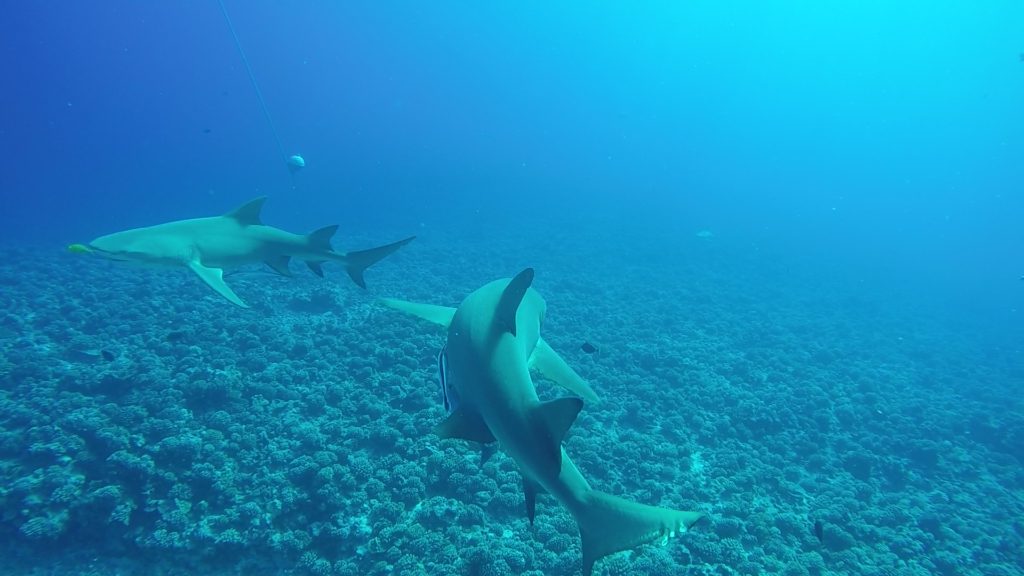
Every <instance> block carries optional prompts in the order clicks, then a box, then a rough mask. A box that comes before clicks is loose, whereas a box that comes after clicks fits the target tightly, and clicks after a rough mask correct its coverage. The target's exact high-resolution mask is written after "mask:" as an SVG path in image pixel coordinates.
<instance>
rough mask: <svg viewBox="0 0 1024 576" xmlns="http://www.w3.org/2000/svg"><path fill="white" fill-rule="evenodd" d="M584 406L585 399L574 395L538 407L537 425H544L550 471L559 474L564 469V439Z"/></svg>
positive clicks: (541, 435) (543, 435) (547, 463)
mask: <svg viewBox="0 0 1024 576" xmlns="http://www.w3.org/2000/svg"><path fill="white" fill-rule="evenodd" d="M582 408H583V400H580V399H579V398H575V397H572V396H565V397H563V398H558V399H557V400H551V401H549V402H542V403H541V404H540V406H538V407H537V412H536V420H535V422H536V424H535V426H541V427H543V430H542V432H543V433H542V434H540V437H543V438H546V439H547V442H548V444H547V446H543V447H542V448H543V450H544V452H545V453H546V454H547V462H546V465H548V466H551V470H550V471H549V472H550V473H554V474H558V471H559V470H561V469H562V440H563V439H564V438H565V434H566V433H567V432H569V428H570V427H571V426H572V423H573V422H575V421H576V416H578V415H579V413H580V410H581V409H582Z"/></svg>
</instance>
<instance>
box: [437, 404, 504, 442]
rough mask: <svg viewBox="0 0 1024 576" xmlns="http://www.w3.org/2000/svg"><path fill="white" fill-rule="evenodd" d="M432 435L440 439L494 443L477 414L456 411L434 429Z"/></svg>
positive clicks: (485, 425)
mask: <svg viewBox="0 0 1024 576" xmlns="http://www.w3.org/2000/svg"><path fill="white" fill-rule="evenodd" d="M434 434H437V435H438V436H440V437H441V438H458V439H460V440H470V441H472V442H482V443H484V444H489V443H491V442H494V441H495V438H494V434H492V433H491V429H490V428H488V427H487V424H486V423H484V419H483V418H481V417H480V414H478V413H477V412H470V411H468V410H456V411H455V412H452V413H451V415H450V416H448V418H446V419H445V421H444V422H441V423H440V424H438V425H437V426H435V427H434Z"/></svg>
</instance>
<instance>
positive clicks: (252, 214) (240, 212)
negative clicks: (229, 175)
mask: <svg viewBox="0 0 1024 576" xmlns="http://www.w3.org/2000/svg"><path fill="white" fill-rule="evenodd" d="M266 201H267V197H266V196H260V197H259V198H256V199H255V200H250V201H248V202H246V203H245V204H242V205H241V206H239V207H238V208H235V209H234V210H232V211H231V212H228V213H227V214H225V215H224V217H225V218H234V219H235V220H237V221H238V223H239V224H241V225H242V226H254V225H257V224H263V221H262V220H260V211H262V210H263V203H264V202H266Z"/></svg>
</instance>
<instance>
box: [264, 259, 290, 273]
mask: <svg viewBox="0 0 1024 576" xmlns="http://www.w3.org/2000/svg"><path fill="white" fill-rule="evenodd" d="M289 261H291V258H289V257H288V256H275V257H273V258H267V259H266V260H264V262H265V263H266V265H267V266H270V267H271V268H273V269H274V272H277V273H278V274H280V275H281V276H288V277H291V275H292V271H291V269H289V268H288V262H289Z"/></svg>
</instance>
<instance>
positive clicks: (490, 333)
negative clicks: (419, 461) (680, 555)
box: [383, 268, 703, 576]
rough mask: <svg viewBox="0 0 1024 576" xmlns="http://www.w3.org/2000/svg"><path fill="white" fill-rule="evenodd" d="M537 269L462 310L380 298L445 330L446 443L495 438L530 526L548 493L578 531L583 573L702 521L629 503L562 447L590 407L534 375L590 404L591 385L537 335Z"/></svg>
mask: <svg viewBox="0 0 1024 576" xmlns="http://www.w3.org/2000/svg"><path fill="white" fill-rule="evenodd" d="M532 282H533V269H531V268H527V269H526V270H523V271H522V272H520V273H519V274H518V275H517V276H516V277H515V278H512V279H507V278H506V279H502V280H495V281H493V282H490V283H489V284H486V285H484V286H483V287H481V288H479V289H477V290H476V291H474V292H473V293H471V294H470V295H469V296H467V297H466V299H465V300H464V301H463V302H462V304H461V305H460V306H459V307H458V308H457V309H456V308H447V307H444V306H434V305H429V304H416V303H412V302H405V301H402V300H391V299H386V300H383V303H384V304H385V305H387V306H390V307H391V308H395V309H397V310H401V311H404V312H408V313H410V314H413V315H415V316H418V317H420V318H424V319H426V320H430V321H432V322H434V323H436V324H440V325H442V326H447V328H448V340H447V344H446V345H445V349H444V350H442V352H441V355H440V356H439V361H438V365H439V369H440V371H441V381H442V388H443V392H444V400H445V405H446V408H448V409H449V412H450V413H449V416H448V418H447V419H446V420H444V422H442V423H441V424H439V425H438V426H437V427H436V428H435V432H436V433H437V434H438V435H439V436H441V437H442V438H462V439H465V440H473V441H477V442H482V443H484V444H489V443H492V442H495V441H497V443H498V445H499V446H500V447H501V448H502V449H503V450H505V452H506V453H508V455H509V456H511V457H512V459H514V460H515V461H516V463H517V464H518V465H519V469H520V471H521V472H522V474H523V485H524V487H525V492H526V507H527V515H528V517H529V520H530V522H531V523H533V519H534V515H535V509H536V498H537V493H538V492H539V491H541V490H542V489H543V490H546V491H547V492H548V493H550V494H552V495H553V496H554V497H555V498H557V499H558V501H559V502H561V503H562V505H564V506H565V507H566V508H567V509H568V510H569V512H571V513H572V515H573V517H574V518H575V519H576V523H577V525H578V526H579V530H580V537H581V539H582V549H583V574H584V576H590V574H591V573H592V572H593V567H594V563H595V562H596V561H597V560H598V559H599V558H602V557H604V556H606V555H608V554H612V553H614V552H618V551H622V550H627V549H630V548H634V547H636V546H639V545H641V544H645V543H648V542H665V541H667V540H668V538H670V537H672V536H675V535H676V534H679V533H682V532H685V531H686V530H687V529H688V528H689V527H690V526H691V525H692V524H693V523H694V522H696V521H697V520H699V519H700V518H701V517H702V516H703V514H701V513H700V512H684V511H678V510H670V509H666V508H659V507H655V506H647V505H644V504H638V503H636V502H631V501H629V500H625V499H623V498H619V497H617V496H613V495H611V494H606V493H604V492H599V491H597V490H594V489H593V488H591V487H590V485H589V484H588V483H587V481H586V480H585V479H584V478H583V475H582V474H581V473H580V471H579V469H578V468H576V466H575V464H573V462H572V460H570V459H569V456H568V455H567V454H566V453H565V450H564V449H563V448H562V439H563V437H564V436H565V434H566V432H567V431H568V430H569V427H570V426H571V425H572V423H573V422H574V421H575V420H576V416H577V414H579V411H580V409H581V408H582V406H583V401H582V400H581V399H580V398H576V397H562V398H559V399H557V400H552V401H550V402H541V401H540V399H539V398H538V397H537V392H536V389H535V387H534V384H533V381H532V379H531V377H530V368H535V369H537V370H539V371H540V372H541V373H543V374H544V375H545V376H547V377H548V378H550V379H552V380H554V381H555V382H557V383H558V384H560V385H561V386H563V387H565V388H567V389H569V390H570V391H572V392H574V393H576V394H578V395H580V396H582V397H583V398H586V399H588V400H594V399H596V398H597V396H596V395H595V394H594V392H593V390H591V389H590V386H589V385H587V383H586V382H585V381H584V380H583V379H582V378H580V376H579V375H578V374H576V372H575V371H574V370H573V369H572V368H571V367H570V366H568V365H567V364H566V363H565V361H564V360H562V358H561V357H560V356H559V355H558V354H557V353H556V352H555V351H554V350H552V348H551V347H550V346H549V345H548V344H547V343H545V342H544V340H543V339H542V338H541V337H540V328H541V324H543V321H544V314H545V311H546V304H545V302H544V299H543V298H542V297H541V296H540V294H539V293H538V292H537V291H536V290H534V289H533V288H531V287H530V285H531V284H532Z"/></svg>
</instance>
